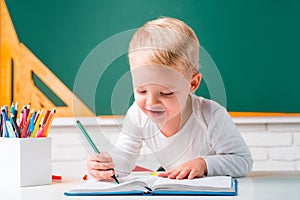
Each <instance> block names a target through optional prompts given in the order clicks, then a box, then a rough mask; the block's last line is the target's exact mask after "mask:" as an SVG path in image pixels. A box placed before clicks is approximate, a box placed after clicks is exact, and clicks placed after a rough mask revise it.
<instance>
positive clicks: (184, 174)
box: [176, 169, 191, 179]
mask: <svg viewBox="0 0 300 200" xmlns="http://www.w3.org/2000/svg"><path fill="white" fill-rule="evenodd" d="M190 171H191V170H190V169H182V170H181V171H180V173H179V174H178V175H177V176H176V179H184V178H185V177H187V176H188V175H189V173H190Z"/></svg>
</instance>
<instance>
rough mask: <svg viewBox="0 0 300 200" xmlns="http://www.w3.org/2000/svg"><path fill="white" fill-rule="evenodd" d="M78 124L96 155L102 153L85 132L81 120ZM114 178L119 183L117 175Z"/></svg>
mask: <svg viewBox="0 0 300 200" xmlns="http://www.w3.org/2000/svg"><path fill="white" fill-rule="evenodd" d="M76 122H77V126H78V128H79V129H80V130H81V132H82V133H83V135H84V137H85V138H86V139H87V141H88V143H89V144H90V145H91V147H92V148H93V150H94V152H95V153H100V151H99V149H98V148H97V147H96V145H95V143H94V142H93V140H92V139H91V137H90V136H89V134H88V133H87V131H86V130H85V128H84V127H83V125H82V124H81V122H80V121H79V120H77V121H76ZM108 170H112V169H108ZM112 178H113V179H114V180H115V181H116V182H117V183H119V181H118V179H117V177H116V176H115V175H113V176H112Z"/></svg>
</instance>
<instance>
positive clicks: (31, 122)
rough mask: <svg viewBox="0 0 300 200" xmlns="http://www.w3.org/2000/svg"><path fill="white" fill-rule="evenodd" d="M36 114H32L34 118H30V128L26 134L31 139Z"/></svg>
mask: <svg viewBox="0 0 300 200" xmlns="http://www.w3.org/2000/svg"><path fill="white" fill-rule="evenodd" d="M35 115H36V112H34V113H33V114H32V117H31V118H30V122H29V127H28V130H27V133H26V137H30V135H31V133H32V131H33V130H34V118H35Z"/></svg>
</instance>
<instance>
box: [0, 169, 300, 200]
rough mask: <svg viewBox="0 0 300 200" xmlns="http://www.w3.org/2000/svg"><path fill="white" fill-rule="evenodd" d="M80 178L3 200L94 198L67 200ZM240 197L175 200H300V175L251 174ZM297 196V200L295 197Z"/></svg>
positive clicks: (1, 192)
mask: <svg viewBox="0 0 300 200" xmlns="http://www.w3.org/2000/svg"><path fill="white" fill-rule="evenodd" d="M80 182H81V180H80V177H78V178H65V179H64V180H63V181H62V182H61V183H53V184H52V185H44V186H35V187H24V188H0V197H1V199H2V200H10V199H13V200H15V199H16V200H18V199H22V200H27V199H28V200H30V199H42V200H60V199H91V197H66V196H64V194H63V193H64V192H65V191H67V190H68V189H70V188H72V187H74V186H76V185H78V184H80ZM238 184H239V185H238V196H234V197H225V196H222V197H216V196H213V197H210V196H176V197H175V199H289V200H292V199H299V196H298V195H299V189H300V171H280V172H278V171H277V172H252V173H250V174H249V175H248V176H247V177H244V178H238ZM296 196H297V197H296ZM142 198H143V199H174V196H153V197H151V196H143V197H142ZM92 199H122V200H123V199H141V196H104V197H93V198H92Z"/></svg>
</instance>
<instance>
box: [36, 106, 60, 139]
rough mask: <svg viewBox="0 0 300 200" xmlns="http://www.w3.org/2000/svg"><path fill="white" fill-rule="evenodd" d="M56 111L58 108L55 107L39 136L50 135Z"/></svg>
mask: <svg viewBox="0 0 300 200" xmlns="http://www.w3.org/2000/svg"><path fill="white" fill-rule="evenodd" d="M55 113H56V110H55V109H53V110H52V111H51V112H50V114H49V117H48V119H47V121H46V124H45V125H44V126H42V129H43V130H42V132H41V133H40V134H39V136H38V137H47V136H48V133H49V131H50V128H51V124H52V121H53V118H54V114H55Z"/></svg>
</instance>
